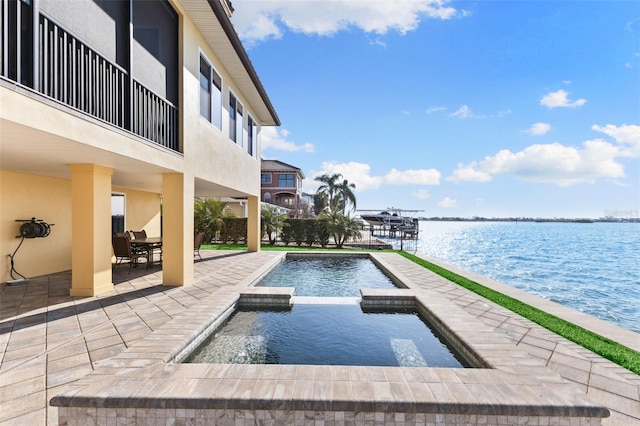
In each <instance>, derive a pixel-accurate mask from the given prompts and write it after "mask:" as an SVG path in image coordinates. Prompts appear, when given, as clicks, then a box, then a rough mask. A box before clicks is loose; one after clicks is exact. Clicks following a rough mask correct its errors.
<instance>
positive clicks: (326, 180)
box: [314, 173, 342, 209]
mask: <svg viewBox="0 0 640 426" xmlns="http://www.w3.org/2000/svg"><path fill="white" fill-rule="evenodd" d="M341 177H342V175H341V174H340V173H334V174H332V175H328V174H324V175H321V176H318V177H316V178H315V179H314V180H317V181H318V182H322V185H320V186H319V187H318V190H317V191H316V193H320V194H326V196H327V198H328V199H329V208H330V209H332V208H333V207H334V201H333V198H334V197H335V195H336V191H337V185H336V182H337V181H338V179H340V178H341Z"/></svg>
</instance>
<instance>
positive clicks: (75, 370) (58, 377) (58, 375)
mask: <svg viewBox="0 0 640 426" xmlns="http://www.w3.org/2000/svg"><path fill="white" fill-rule="evenodd" d="M91 370H92V368H91V364H90V363H83V364H80V365H76V366H74V367H71V368H67V369H65V370H60V371H57V372H55V373H50V374H47V386H48V387H52V386H60V385H66V384H68V383H71V382H73V381H75V380H78V379H80V378H82V377H84V376H85V375H87V374H88V373H90V372H91Z"/></svg>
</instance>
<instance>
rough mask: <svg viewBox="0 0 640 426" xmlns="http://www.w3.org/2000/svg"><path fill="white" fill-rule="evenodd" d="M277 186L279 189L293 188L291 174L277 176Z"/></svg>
mask: <svg viewBox="0 0 640 426" xmlns="http://www.w3.org/2000/svg"><path fill="white" fill-rule="evenodd" d="M278 186H279V187H280V188H295V185H294V176H293V175H292V174H280V175H278Z"/></svg>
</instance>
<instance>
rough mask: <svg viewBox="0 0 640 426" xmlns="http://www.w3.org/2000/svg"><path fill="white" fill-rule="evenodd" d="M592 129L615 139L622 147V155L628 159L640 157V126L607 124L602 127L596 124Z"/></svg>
mask: <svg viewBox="0 0 640 426" xmlns="http://www.w3.org/2000/svg"><path fill="white" fill-rule="evenodd" d="M591 129H593V130H595V131H596V132H600V133H604V134H605V135H608V136H611V137H612V138H613V139H615V141H616V142H618V144H619V145H620V146H619V148H620V150H621V153H622V155H624V156H628V157H639V156H640V126H637V125H635V124H623V125H621V126H614V125H613V124H607V125H606V126H604V127H602V126H598V125H597V124H594V125H593V126H591Z"/></svg>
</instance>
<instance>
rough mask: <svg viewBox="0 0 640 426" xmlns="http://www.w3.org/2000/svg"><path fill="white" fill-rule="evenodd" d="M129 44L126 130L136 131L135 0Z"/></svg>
mask: <svg viewBox="0 0 640 426" xmlns="http://www.w3.org/2000/svg"><path fill="white" fill-rule="evenodd" d="M128 28H129V43H127V49H128V50H129V51H128V52H127V64H126V71H127V77H126V78H127V84H126V87H127V90H126V92H125V94H124V95H125V99H124V104H125V105H127V108H128V111H127V114H125V117H126V121H127V122H126V123H124V128H125V129H127V130H129V131H133V129H134V124H133V123H134V121H133V120H134V115H133V94H134V92H133V0H129V27H128Z"/></svg>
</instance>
